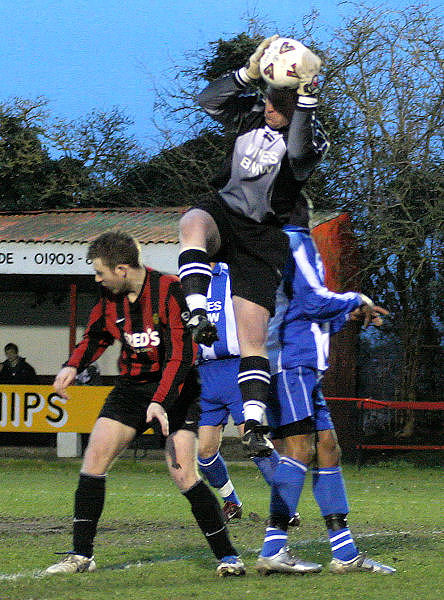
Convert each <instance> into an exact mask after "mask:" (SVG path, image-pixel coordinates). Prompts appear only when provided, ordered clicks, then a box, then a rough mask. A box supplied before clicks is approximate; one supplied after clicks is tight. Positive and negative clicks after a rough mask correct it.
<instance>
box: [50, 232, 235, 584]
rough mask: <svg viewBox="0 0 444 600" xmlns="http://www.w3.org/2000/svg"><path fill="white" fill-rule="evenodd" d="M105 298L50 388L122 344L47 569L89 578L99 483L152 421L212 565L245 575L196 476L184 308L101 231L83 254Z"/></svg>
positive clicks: (116, 239) (166, 281)
mask: <svg viewBox="0 0 444 600" xmlns="http://www.w3.org/2000/svg"><path fill="white" fill-rule="evenodd" d="M88 258H89V259H90V260H91V261H92V264H93V267H94V270H95V273H96V281H97V282H98V283H100V284H101V286H102V288H103V294H102V298H101V300H100V301H99V302H98V303H97V304H96V305H95V306H94V308H93V310H92V312H91V315H90V319H89V322H88V326H87V329H86V331H85V334H84V336H83V338H82V340H81V342H80V343H79V344H78V345H77V346H76V348H75V349H74V351H73V353H72V355H71V356H70V358H69V360H68V362H67V363H66V365H65V366H64V367H63V368H62V369H61V371H60V372H59V373H58V375H57V376H56V378H55V381H54V387H55V389H56V391H57V393H58V394H59V395H60V396H62V397H65V398H66V397H67V395H66V388H67V387H68V386H69V385H70V384H71V383H72V382H73V381H74V379H75V376H76V374H77V372H80V371H82V370H83V369H84V368H85V367H87V366H88V365H89V364H90V363H92V362H94V361H95V360H97V358H98V357H99V356H101V354H103V352H104V351H105V350H106V348H107V347H108V346H110V345H111V344H112V343H113V342H114V340H118V341H120V343H121V346H122V348H121V353H120V358H119V367H120V377H119V380H118V382H117V385H116V386H115V387H114V388H113V390H112V391H111V393H110V394H109V396H108V397H107V399H106V401H105V404H104V406H103V408H102V410H101V412H100V414H99V416H98V419H97V421H96V423H95V425H94V428H93V431H92V433H91V435H90V438H89V443H88V446H87V448H86V450H85V455H84V459H83V464H82V468H81V472H80V477H79V484H78V487H77V491H76V494H75V505H74V526H73V542H74V544H73V550H72V551H71V552H69V553H67V554H66V556H65V557H64V558H63V559H62V560H61V561H60V562H59V563H56V564H55V565H52V566H51V567H49V568H48V569H47V570H46V572H47V573H50V574H53V573H76V572H85V571H93V570H94V569H95V568H96V565H95V562H94V557H93V543H94V537H95V534H96V529H97V523H98V521H99V518H100V515H101V513H102V509H103V505H104V500H105V477H106V473H107V471H108V469H109V467H110V466H111V464H112V462H113V460H114V459H115V458H116V457H117V456H118V455H119V454H120V453H121V452H122V450H124V449H125V448H126V447H127V446H128V444H129V443H130V442H131V441H132V440H133V439H134V437H135V436H136V435H137V434H140V433H143V432H144V431H145V430H146V429H147V428H148V427H149V424H150V423H151V422H152V421H153V420H154V419H157V421H158V422H159V423H160V426H161V429H162V433H163V435H164V436H165V438H166V440H165V457H166V462H167V465H168V469H169V471H170V474H171V476H172V478H173V480H174V482H175V483H176V485H177V486H178V488H179V489H180V491H181V492H182V494H183V495H184V496H186V498H187V499H188V500H189V502H190V504H191V510H192V512H193V515H194V517H195V519H196V521H197V523H198V525H199V527H200V528H201V530H202V532H203V533H204V534H205V537H206V539H207V541H208V543H209V545H210V547H211V549H212V551H213V553H214V554H215V556H216V557H217V558H218V559H219V561H220V562H219V565H218V567H217V573H218V574H219V575H243V574H244V573H245V568H244V565H243V563H242V561H241V560H240V558H239V557H238V556H237V552H236V550H235V549H234V548H233V546H232V544H231V542H230V540H229V537H228V532H227V530H226V527H225V525H224V520H223V516H222V512H221V509H220V506H219V503H218V501H217V499H216V497H215V496H214V495H213V493H212V492H211V491H210V489H209V488H208V487H207V486H206V484H204V482H203V481H202V480H201V479H200V478H199V476H198V473H197V462H196V433H197V428H198V420H199V412H200V409H199V394H200V386H199V382H198V377H197V371H196V367H195V366H194V360H195V357H196V350H197V349H196V346H195V345H194V344H193V342H192V339H191V334H190V333H188V331H187V330H186V328H185V324H184V321H183V318H184V316H185V318H186V316H187V315H186V312H187V306H186V303H185V299H184V296H183V293H182V289H181V286H180V283H179V280H178V278H177V277H174V276H172V275H165V274H161V273H158V272H157V271H154V270H153V269H150V268H148V267H145V266H144V265H143V264H142V260H141V254H140V247H139V244H138V243H137V241H136V240H135V239H134V238H133V237H131V236H129V235H127V234H126V233H124V232H119V231H116V232H109V233H105V234H103V235H101V236H100V237H99V238H97V239H96V240H95V241H94V242H93V243H92V244H91V246H90V247H89V250H88Z"/></svg>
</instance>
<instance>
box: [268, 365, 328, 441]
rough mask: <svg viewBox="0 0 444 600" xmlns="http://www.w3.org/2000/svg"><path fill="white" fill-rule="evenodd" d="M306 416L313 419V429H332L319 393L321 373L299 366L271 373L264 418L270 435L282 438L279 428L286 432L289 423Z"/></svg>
mask: <svg viewBox="0 0 444 600" xmlns="http://www.w3.org/2000/svg"><path fill="white" fill-rule="evenodd" d="M308 418H310V419H311V420H312V425H313V427H312V431H323V430H325V429H334V425H333V421H332V420H331V416H330V410H329V408H328V406H327V403H326V401H325V398H324V396H323V394H322V374H321V373H320V372H319V371H317V370H316V369H310V368H308V367H301V366H299V367H295V368H294V369H283V370H282V372H281V373H278V374H277V375H273V377H272V378H271V385H270V393H269V399H268V402H267V420H268V424H269V426H270V428H271V431H272V434H273V436H274V437H281V436H280V435H279V429H280V428H284V431H288V429H289V428H288V427H287V426H289V425H290V424H292V423H297V422H299V421H302V420H304V419H308ZM301 433H302V432H301ZM284 437H286V436H284Z"/></svg>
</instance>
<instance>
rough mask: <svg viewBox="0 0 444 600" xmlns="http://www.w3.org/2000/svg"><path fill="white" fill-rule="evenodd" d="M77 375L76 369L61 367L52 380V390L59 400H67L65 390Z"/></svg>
mask: <svg viewBox="0 0 444 600" xmlns="http://www.w3.org/2000/svg"><path fill="white" fill-rule="evenodd" d="M76 375H77V369H76V368H75V367H63V369H61V370H60V371H59V372H58V373H57V375H56V378H55V379H54V383H53V386H54V389H55V391H56V392H57V394H58V395H59V396H60V397H61V398H66V399H67V400H68V395H67V394H66V388H67V387H68V386H70V385H71V383H72V382H73V381H74V379H75V378H76Z"/></svg>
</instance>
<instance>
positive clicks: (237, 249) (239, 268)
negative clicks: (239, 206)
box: [190, 193, 289, 316]
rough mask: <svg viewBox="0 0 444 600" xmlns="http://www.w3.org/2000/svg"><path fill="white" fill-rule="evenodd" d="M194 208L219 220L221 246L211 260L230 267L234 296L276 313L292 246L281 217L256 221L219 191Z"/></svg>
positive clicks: (216, 220) (217, 222) (271, 313)
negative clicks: (229, 201) (277, 292)
mask: <svg viewBox="0 0 444 600" xmlns="http://www.w3.org/2000/svg"><path fill="white" fill-rule="evenodd" d="M194 208H200V209H201V210H204V211H205V212H207V213H209V214H210V215H211V216H212V217H213V219H214V220H215V222H216V225H217V227H218V229H219V235H220V238H221V247H220V250H219V251H218V252H217V254H216V255H214V256H212V257H211V259H212V260H215V261H222V262H226V263H227V264H228V266H229V267H230V278H231V291H232V294H233V296H240V297H241V298H245V299H247V300H250V301H251V302H254V303H256V304H259V305H260V306H263V307H265V308H266V309H267V310H268V311H269V312H270V315H271V316H272V315H273V314H274V306H275V295H276V289H277V287H278V285H279V282H280V280H281V278H282V270H283V268H284V265H285V263H286V260H287V254H288V248H289V242H288V237H287V236H286V235H285V233H284V232H283V231H282V230H281V227H280V225H279V223H278V222H277V219H276V218H275V217H274V216H273V215H270V217H269V218H268V219H267V220H266V221H264V222H262V223H258V222H257V221H253V220H252V219H249V218H247V217H245V216H243V215H240V214H237V213H235V212H233V211H232V210H231V209H230V208H229V207H228V206H227V204H226V203H225V202H224V201H223V200H222V198H221V197H220V196H219V194H217V193H215V194H212V195H211V196H209V197H207V199H205V200H202V201H201V202H199V203H198V204H196V205H195V207H194ZM190 210H192V209H190Z"/></svg>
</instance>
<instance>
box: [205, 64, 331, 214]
mask: <svg viewBox="0 0 444 600" xmlns="http://www.w3.org/2000/svg"><path fill="white" fill-rule="evenodd" d="M198 101H199V104H200V106H201V107H202V108H203V109H204V110H205V112H206V113H207V114H208V115H210V116H211V117H212V118H214V119H216V120H217V121H219V122H220V123H222V124H223V125H224V126H225V128H226V129H227V130H233V128H234V129H235V132H236V139H235V142H234V144H233V147H232V149H231V151H230V152H229V154H228V156H227V158H226V162H225V165H224V168H223V170H222V172H221V173H220V174H219V175H218V177H217V178H216V179H215V180H214V182H213V183H214V185H215V187H216V188H217V190H218V192H219V194H220V196H221V197H222V198H223V200H224V201H225V202H226V204H227V205H228V206H229V207H230V208H231V210H233V211H234V212H236V213H239V214H242V215H244V216H246V217H248V218H250V219H253V220H254V221H257V222H259V223H262V222H264V221H266V220H267V218H269V217H270V216H272V215H275V216H276V217H278V218H279V221H280V222H281V223H282V224H283V223H285V222H286V221H287V219H288V215H289V214H290V212H292V211H293V210H294V208H295V207H297V206H298V205H299V207H300V209H301V211H300V212H301V215H302V222H301V225H307V224H308V210H307V206H306V200H305V198H304V197H303V195H302V194H301V190H302V187H303V185H304V183H305V181H306V180H307V179H308V177H309V176H310V174H311V172H312V171H313V169H314V168H315V166H316V165H317V164H318V162H319V161H320V160H321V159H322V156H323V154H324V153H325V151H326V150H327V148H328V145H329V144H328V139H327V136H326V134H325V132H324V130H323V129H322V126H321V125H320V123H319V121H318V120H317V119H316V115H315V110H311V109H309V110H307V109H304V110H302V109H298V108H296V109H295V111H294V114H293V117H292V120H291V123H290V125H289V126H288V127H285V128H283V129H280V130H274V129H271V128H270V127H269V126H268V125H267V124H266V123H265V117H264V108H265V103H264V101H263V99H262V98H261V96H259V95H258V94H246V93H245V84H243V83H242V82H241V80H240V79H239V78H238V77H237V73H236V72H235V73H230V74H228V75H225V76H223V77H220V78H219V79H217V80H216V81H214V82H212V83H210V84H209V85H208V86H207V87H206V88H205V89H204V90H203V91H202V92H201V94H200V95H199V97H198Z"/></svg>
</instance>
